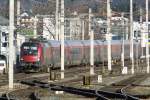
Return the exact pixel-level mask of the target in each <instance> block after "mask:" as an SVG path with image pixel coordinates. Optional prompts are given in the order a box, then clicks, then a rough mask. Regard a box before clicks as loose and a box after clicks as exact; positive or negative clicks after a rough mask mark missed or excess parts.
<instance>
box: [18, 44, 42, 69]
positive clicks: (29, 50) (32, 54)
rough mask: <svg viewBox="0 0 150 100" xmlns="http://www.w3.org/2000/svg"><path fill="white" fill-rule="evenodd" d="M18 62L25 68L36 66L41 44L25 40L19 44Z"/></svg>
mask: <svg viewBox="0 0 150 100" xmlns="http://www.w3.org/2000/svg"><path fill="white" fill-rule="evenodd" d="M20 55H21V57H20V63H21V66H23V67H28V68H27V69H30V67H31V69H32V68H38V67H39V66H40V57H41V46H40V44H39V43H34V42H25V43H23V44H22V46H21V54H20Z"/></svg>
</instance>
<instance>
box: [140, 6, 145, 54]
mask: <svg viewBox="0 0 150 100" xmlns="http://www.w3.org/2000/svg"><path fill="white" fill-rule="evenodd" d="M142 13H143V11H142V7H140V30H141V48H142V51H141V52H142V57H143V56H144V54H143V47H144V46H143V44H145V43H144V39H143V37H144V36H143V35H144V34H143V31H142V30H143V28H142V22H143V21H142V20H143V17H142Z"/></svg>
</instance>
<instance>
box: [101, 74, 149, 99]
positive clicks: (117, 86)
mask: <svg viewBox="0 0 150 100" xmlns="http://www.w3.org/2000/svg"><path fill="white" fill-rule="evenodd" d="M148 77H149V75H144V74H138V75H134V76H133V77H130V78H128V79H126V80H123V81H120V82H118V83H113V84H112V85H110V86H107V87H104V88H102V90H104V91H112V92H117V93H121V94H123V95H126V97H127V100H136V99H137V100H138V98H136V99H135V96H136V97H140V98H143V97H145V96H144V95H143V97H142V96H140V95H134V94H129V93H128V91H129V90H130V89H132V88H134V87H135V86H138V84H139V83H140V82H142V81H143V80H145V79H147V78H148Z"/></svg>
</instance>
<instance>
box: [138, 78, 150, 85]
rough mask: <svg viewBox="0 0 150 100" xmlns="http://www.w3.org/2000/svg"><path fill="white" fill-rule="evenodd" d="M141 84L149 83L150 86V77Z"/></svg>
mask: <svg viewBox="0 0 150 100" xmlns="http://www.w3.org/2000/svg"><path fill="white" fill-rule="evenodd" d="M140 85H148V86H150V77H148V78H147V79H146V80H145V81H143V82H141V83H140Z"/></svg>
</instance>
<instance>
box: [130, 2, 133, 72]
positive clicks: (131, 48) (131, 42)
mask: <svg viewBox="0 0 150 100" xmlns="http://www.w3.org/2000/svg"><path fill="white" fill-rule="evenodd" d="M130 59H131V62H132V67H131V73H132V74H134V56H133V0H130Z"/></svg>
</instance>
